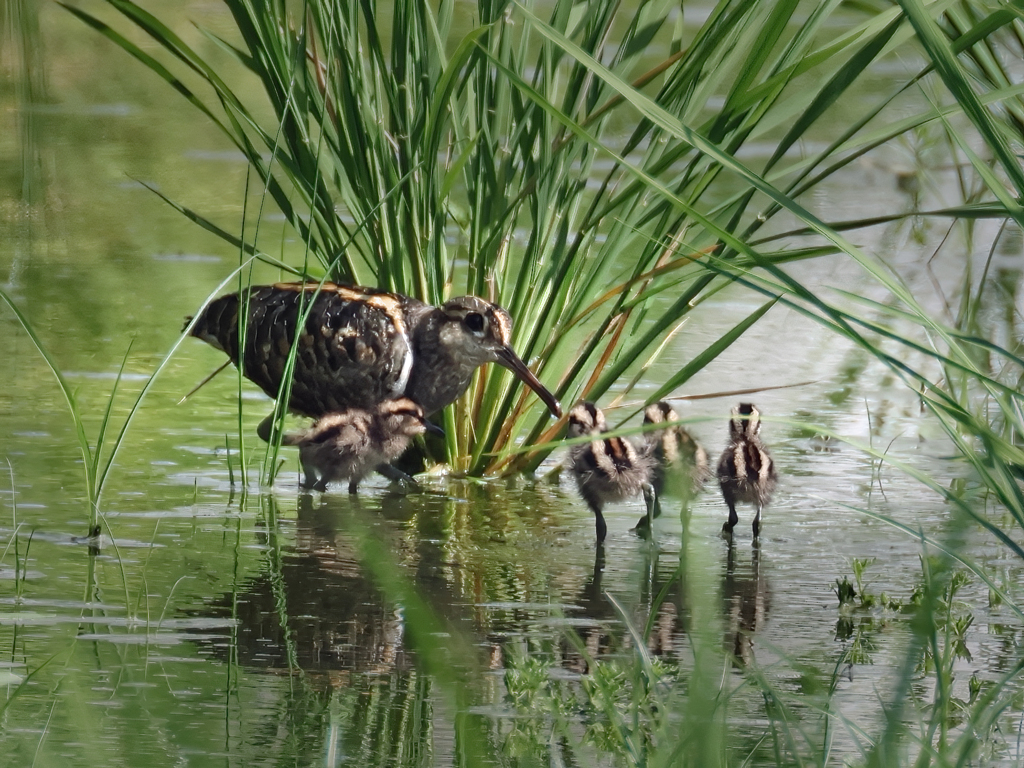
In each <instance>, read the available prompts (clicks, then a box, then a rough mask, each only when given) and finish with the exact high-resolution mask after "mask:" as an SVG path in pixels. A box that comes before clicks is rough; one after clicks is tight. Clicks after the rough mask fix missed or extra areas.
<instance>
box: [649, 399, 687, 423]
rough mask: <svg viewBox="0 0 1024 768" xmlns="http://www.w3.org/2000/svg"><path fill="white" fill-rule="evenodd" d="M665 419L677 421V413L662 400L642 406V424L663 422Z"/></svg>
mask: <svg viewBox="0 0 1024 768" xmlns="http://www.w3.org/2000/svg"><path fill="white" fill-rule="evenodd" d="M666 421H679V414H677V413H676V412H675V409H674V408H673V407H672V406H671V405H669V404H668V403H666V402H665V401H664V400H662V401H660V402H657V403H651V404H650V405H648V406H647V407H646V408H644V424H664V423H665V422H666Z"/></svg>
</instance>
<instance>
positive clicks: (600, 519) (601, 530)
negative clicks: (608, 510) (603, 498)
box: [594, 509, 608, 546]
mask: <svg viewBox="0 0 1024 768" xmlns="http://www.w3.org/2000/svg"><path fill="white" fill-rule="evenodd" d="M594 520H595V521H596V523H597V543H598V545H599V546H600V545H601V544H602V543H603V542H604V538H605V536H607V535H608V524H607V523H606V522H605V521H604V515H603V514H602V513H601V510H600V509H595V510H594Z"/></svg>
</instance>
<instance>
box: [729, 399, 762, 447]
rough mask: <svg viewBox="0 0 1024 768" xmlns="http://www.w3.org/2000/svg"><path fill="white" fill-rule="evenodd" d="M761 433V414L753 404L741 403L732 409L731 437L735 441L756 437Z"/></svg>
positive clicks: (730, 421)
mask: <svg viewBox="0 0 1024 768" xmlns="http://www.w3.org/2000/svg"><path fill="white" fill-rule="evenodd" d="M760 431H761V412H760V411H759V410H757V408H755V407H754V405H753V403H740V404H739V405H737V406H736V407H735V408H733V409H732V418H731V419H730V420H729V437H730V438H732V439H733V440H738V439H742V438H751V437H756V436H757V433H758V432H760Z"/></svg>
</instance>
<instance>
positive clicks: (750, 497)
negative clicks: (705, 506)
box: [718, 403, 777, 538]
mask: <svg viewBox="0 0 1024 768" xmlns="http://www.w3.org/2000/svg"><path fill="white" fill-rule="evenodd" d="M760 431H761V413H760V412H759V411H758V410H757V408H755V407H754V406H753V405H752V404H751V403H740V404H739V405H738V406H736V407H735V408H733V409H732V418H731V419H730V420H729V444H728V445H727V446H726V447H725V451H724V452H723V453H722V458H721V459H719V461H718V484H719V486H720V487H721V488H722V497H723V498H724V499H725V503H726V504H728V505H729V519H728V520H727V521H726V523H725V525H723V526H722V531H723V532H725V533H729V534H731V533H732V529H733V528H735V527H736V523H738V522H739V516H738V515H737V514H736V503H737V502H741V501H742V502H746V503H748V504H754V505H755V506H756V507H757V513H756V514H755V515H754V523H753V531H754V538H757V536H758V535H759V534H760V532H761V509H762V508H763V507H765V506H767V504H768V502H769V501H770V500H771V497H772V493H773V492H774V491H775V484H776V480H777V478H776V475H775V462H773V461H772V457H771V456H770V455H769V454H768V449H767V448H765V446H764V443H763V442H761V437H760V435H759V433H760Z"/></svg>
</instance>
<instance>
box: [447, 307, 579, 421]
mask: <svg viewBox="0 0 1024 768" xmlns="http://www.w3.org/2000/svg"><path fill="white" fill-rule="evenodd" d="M442 311H443V312H444V325H443V327H442V328H441V332H440V339H441V343H442V344H443V345H444V346H445V347H446V348H447V349H448V350H450V352H451V354H452V355H453V356H454V357H455V358H456V359H458V360H465V361H467V362H468V363H470V364H472V365H474V366H476V365H483V364H484V363H497V364H498V365H501V366H504V367H505V368H508V369H509V370H510V371H512V373H514V374H515V375H516V377H517V378H518V379H519V380H520V381H522V382H523V383H524V384H526V386H528V387H529V388H530V389H532V390H533V391H534V392H536V393H537V396H538V397H539V398H540V399H541V400H542V401H544V404H545V405H547V407H548V410H550V411H551V413H552V414H554V415H555V416H561V415H562V406H561V405H560V404H559V402H558V399H557V398H556V397H555V396H554V395H553V394H551V392H549V391H548V389H547V388H546V387H545V386H544V385H543V384H541V383H540V380H539V379H538V378H537V377H536V376H535V375H534V373H533V371H531V370H530V369H529V368H527V367H526V363H524V362H523V361H522V360H521V359H520V358H519V355H517V354H516V353H515V351H514V350H513V349H512V344H511V342H512V318H511V317H510V316H509V314H508V312H506V311H505V310H504V309H502V308H501V307H499V306H498V305H497V304H492V303H491V302H489V301H484V300H483V299H481V298H478V297H477V296H459V297H458V298H455V299H452V300H451V301H448V302H446V303H445V304H444V306H443V307H442Z"/></svg>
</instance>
